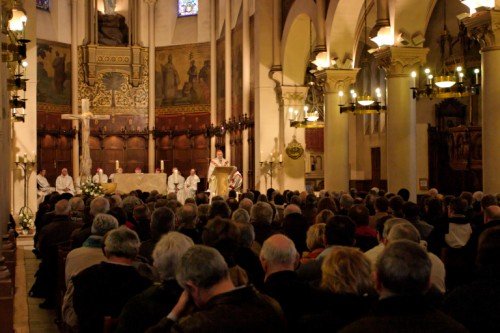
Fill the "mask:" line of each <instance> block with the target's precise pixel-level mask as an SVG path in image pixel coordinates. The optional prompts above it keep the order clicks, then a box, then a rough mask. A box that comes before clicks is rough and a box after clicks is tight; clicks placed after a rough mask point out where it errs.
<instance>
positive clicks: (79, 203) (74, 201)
mask: <svg viewBox="0 0 500 333" xmlns="http://www.w3.org/2000/svg"><path fill="white" fill-rule="evenodd" d="M69 205H70V210H71V211H72V212H83V210H84V209H85V202H83V199H82V198H81V197H73V198H71V199H69Z"/></svg>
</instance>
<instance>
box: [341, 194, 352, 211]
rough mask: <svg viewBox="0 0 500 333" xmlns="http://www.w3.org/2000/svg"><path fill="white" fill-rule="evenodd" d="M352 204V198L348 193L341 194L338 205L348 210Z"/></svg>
mask: <svg viewBox="0 0 500 333" xmlns="http://www.w3.org/2000/svg"><path fill="white" fill-rule="evenodd" d="M353 205H354V199H353V198H352V197H351V196H350V195H349V194H342V196H341V197H340V206H341V207H342V208H344V209H347V210H349V209H350V208H351V207H352V206H353Z"/></svg>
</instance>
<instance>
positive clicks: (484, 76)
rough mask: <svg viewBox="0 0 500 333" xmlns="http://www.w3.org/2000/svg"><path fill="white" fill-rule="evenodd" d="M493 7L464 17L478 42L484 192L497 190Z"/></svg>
mask: <svg viewBox="0 0 500 333" xmlns="http://www.w3.org/2000/svg"><path fill="white" fill-rule="evenodd" d="M496 6H497V7H496V8H497V9H496V10H490V11H484V12H477V13H475V14H473V15H472V16H471V17H469V18H466V19H464V20H463V22H464V24H465V26H466V27H467V30H468V32H469V34H470V35H471V36H473V37H474V38H476V39H477V40H479V42H480V43H481V108H482V110H481V112H482V131H483V133H482V136H483V192H485V193H488V194H495V193H499V192H500V177H498V171H499V170H500V153H499V151H500V150H499V147H500V136H499V135H498V129H499V128H500V116H499V115H498V110H497V109H498V96H500V76H499V75H498V73H499V71H500V30H499V29H498V27H500V1H498V0H497V3H496Z"/></svg>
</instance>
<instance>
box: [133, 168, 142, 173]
mask: <svg viewBox="0 0 500 333" xmlns="http://www.w3.org/2000/svg"><path fill="white" fill-rule="evenodd" d="M134 173H142V169H141V168H140V167H137V168H135V170H134Z"/></svg>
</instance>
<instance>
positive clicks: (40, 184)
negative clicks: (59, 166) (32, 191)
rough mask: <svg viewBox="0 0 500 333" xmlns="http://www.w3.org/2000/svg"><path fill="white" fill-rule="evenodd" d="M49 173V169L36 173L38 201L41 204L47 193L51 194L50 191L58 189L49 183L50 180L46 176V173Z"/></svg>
mask: <svg viewBox="0 0 500 333" xmlns="http://www.w3.org/2000/svg"><path fill="white" fill-rule="evenodd" d="M46 174H47V170H45V169H42V170H40V172H39V173H38V175H36V184H37V188H38V193H37V194H38V203H39V204H40V203H41V202H43V199H44V198H45V196H46V195H49V194H50V193H52V192H54V191H55V190H56V189H55V187H51V186H50V184H49V181H48V180H47V178H45V175H46Z"/></svg>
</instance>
